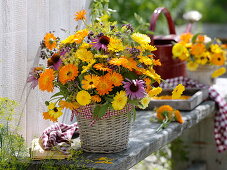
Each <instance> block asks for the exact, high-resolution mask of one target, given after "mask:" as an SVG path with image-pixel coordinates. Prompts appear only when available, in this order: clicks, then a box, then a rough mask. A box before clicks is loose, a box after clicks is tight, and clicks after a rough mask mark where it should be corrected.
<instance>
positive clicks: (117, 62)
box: [109, 57, 128, 66]
mask: <svg viewBox="0 0 227 170" xmlns="http://www.w3.org/2000/svg"><path fill="white" fill-rule="evenodd" d="M109 63H110V64H112V65H116V66H121V65H126V64H127V63H128V60H127V59H126V58H123V57H121V58H113V59H111V60H110V61H109Z"/></svg>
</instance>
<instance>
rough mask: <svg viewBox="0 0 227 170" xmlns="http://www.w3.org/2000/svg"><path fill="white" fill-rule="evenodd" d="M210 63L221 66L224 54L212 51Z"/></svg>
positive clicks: (223, 62) (223, 61)
mask: <svg viewBox="0 0 227 170" xmlns="http://www.w3.org/2000/svg"><path fill="white" fill-rule="evenodd" d="M211 63H213V64H214V65H217V66H222V65H224V64H225V56H224V55H223V53H214V54H212V55H211Z"/></svg>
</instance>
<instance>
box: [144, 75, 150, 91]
mask: <svg viewBox="0 0 227 170" xmlns="http://www.w3.org/2000/svg"><path fill="white" fill-rule="evenodd" d="M144 81H145V84H146V92H147V93H148V92H149V91H150V90H151V79H149V78H145V79H144Z"/></svg>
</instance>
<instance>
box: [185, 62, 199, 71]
mask: <svg viewBox="0 0 227 170" xmlns="http://www.w3.org/2000/svg"><path fill="white" fill-rule="evenodd" d="M186 66H187V69H188V70H190V71H195V70H197V68H198V66H199V64H198V63H196V62H192V61H190V62H188V63H187V65H186Z"/></svg>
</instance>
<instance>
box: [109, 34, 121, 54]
mask: <svg viewBox="0 0 227 170" xmlns="http://www.w3.org/2000/svg"><path fill="white" fill-rule="evenodd" d="M107 47H108V50H110V51H113V52H119V51H123V50H124V46H123V44H122V41H121V39H117V38H113V37H110V43H109V44H108V46H107Z"/></svg>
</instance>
